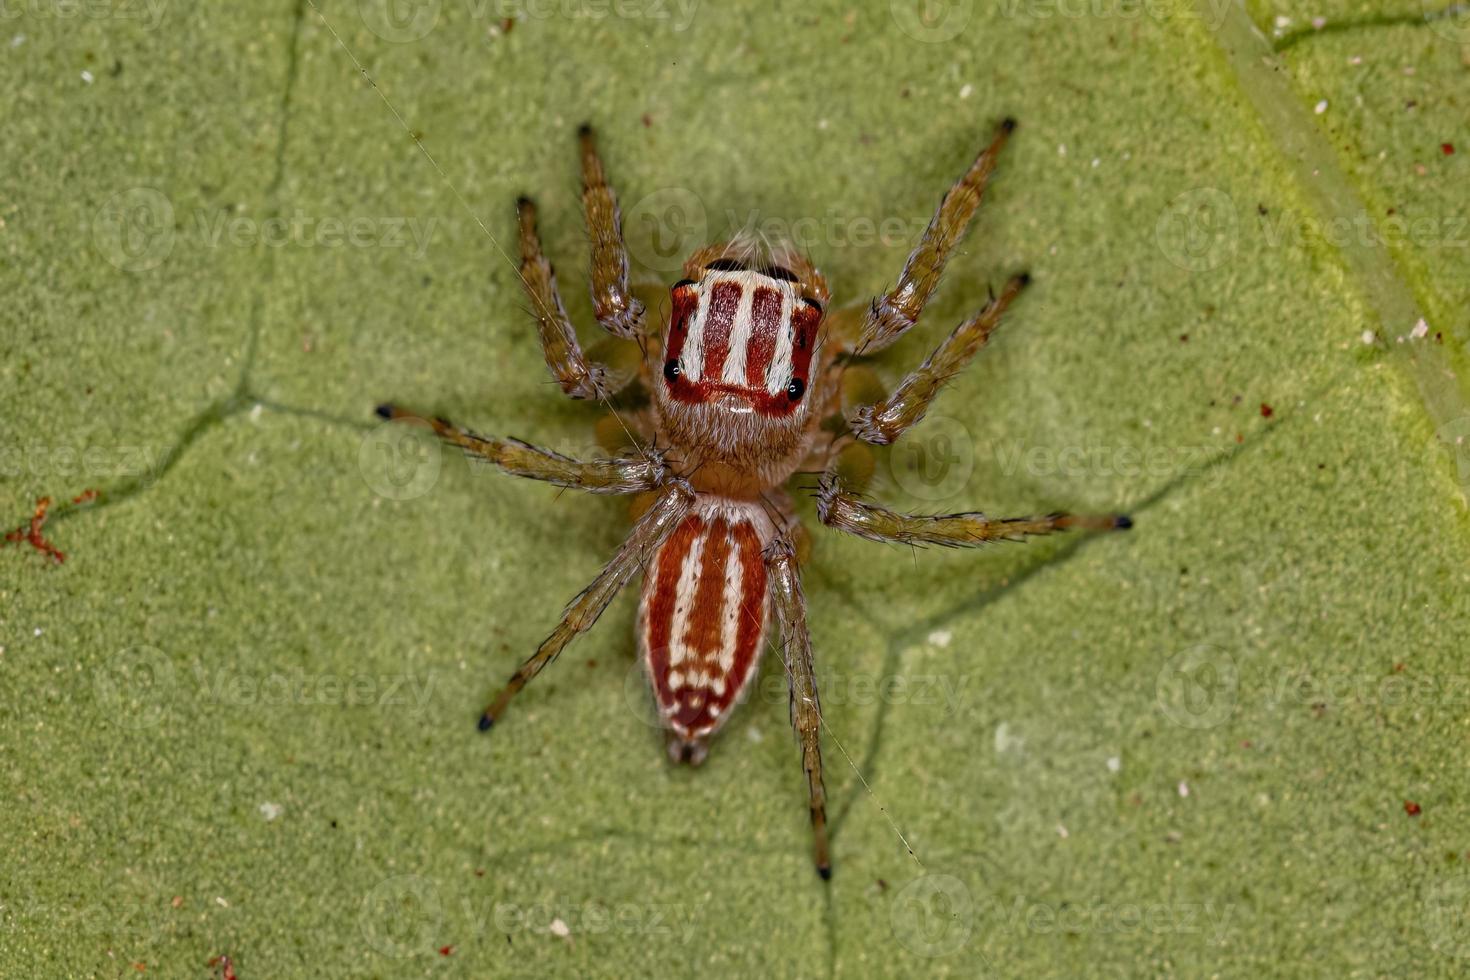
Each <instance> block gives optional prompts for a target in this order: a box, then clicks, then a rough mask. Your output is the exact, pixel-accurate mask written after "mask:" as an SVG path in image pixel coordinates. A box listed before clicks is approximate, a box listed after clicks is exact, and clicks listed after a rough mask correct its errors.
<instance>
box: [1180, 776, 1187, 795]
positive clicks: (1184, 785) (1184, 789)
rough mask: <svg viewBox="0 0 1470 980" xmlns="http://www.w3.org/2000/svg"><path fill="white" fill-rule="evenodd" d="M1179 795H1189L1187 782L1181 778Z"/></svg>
mask: <svg viewBox="0 0 1470 980" xmlns="http://www.w3.org/2000/svg"><path fill="white" fill-rule="evenodd" d="M1179 795H1180V796H1181V797H1186V798H1187V797H1188V796H1189V784H1188V783H1186V782H1185V781H1184V780H1182V779H1181V780H1179Z"/></svg>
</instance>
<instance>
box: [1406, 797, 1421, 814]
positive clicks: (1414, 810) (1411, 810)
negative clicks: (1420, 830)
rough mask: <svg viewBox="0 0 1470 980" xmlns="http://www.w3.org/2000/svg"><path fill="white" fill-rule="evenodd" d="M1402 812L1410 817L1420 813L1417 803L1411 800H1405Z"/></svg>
mask: <svg viewBox="0 0 1470 980" xmlns="http://www.w3.org/2000/svg"><path fill="white" fill-rule="evenodd" d="M1404 812H1405V813H1407V814H1408V815H1409V816H1411V817H1417V816H1418V815H1419V813H1420V808H1419V804H1417V803H1415V802H1414V801H1413V800H1405V801H1404Z"/></svg>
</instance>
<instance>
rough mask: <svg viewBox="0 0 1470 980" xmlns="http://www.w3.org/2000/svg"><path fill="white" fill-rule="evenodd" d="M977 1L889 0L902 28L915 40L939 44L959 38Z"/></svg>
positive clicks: (899, 27) (892, 11)
mask: <svg viewBox="0 0 1470 980" xmlns="http://www.w3.org/2000/svg"><path fill="white" fill-rule="evenodd" d="M974 6H975V3H974V0H889V4H888V12H889V14H890V15H891V16H892V17H893V22H894V23H895V24H897V25H898V29H899V30H901V31H903V32H904V33H905V34H907V35H908V36H909V37H911V38H913V39H914V40H915V41H922V42H924V43H925V44H938V43H940V42H942V41H950V40H953V39H954V38H956V37H959V35H960V32H962V31H963V30H964V29H965V28H966V27H967V26H968V25H969V23H970V17H971V15H972V14H974V12H975V11H974Z"/></svg>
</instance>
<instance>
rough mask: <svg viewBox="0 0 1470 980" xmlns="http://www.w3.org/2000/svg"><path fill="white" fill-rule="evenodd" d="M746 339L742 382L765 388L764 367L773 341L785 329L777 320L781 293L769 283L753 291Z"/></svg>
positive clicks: (772, 349) (774, 343)
mask: <svg viewBox="0 0 1470 980" xmlns="http://www.w3.org/2000/svg"><path fill="white" fill-rule="evenodd" d="M750 321H751V324H750V343H749V344H748V345H747V348H746V354H745V383H746V384H748V385H750V386H751V387H752V388H765V386H766V369H767V368H768V367H770V366H771V358H772V357H774V356H775V354H776V341H777V339H778V338H779V337H780V336H781V331H782V330H784V329H785V326H786V325H785V324H784V323H782V322H781V294H780V293H779V292H777V291H776V290H774V289H772V288H770V287H769V286H761V287H759V288H758V289H756V291H755V295H754V296H753V297H752V298H751V303H750Z"/></svg>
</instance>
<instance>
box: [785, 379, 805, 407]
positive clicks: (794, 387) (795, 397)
mask: <svg viewBox="0 0 1470 980" xmlns="http://www.w3.org/2000/svg"><path fill="white" fill-rule="evenodd" d="M805 393H806V382H805V381H803V380H801V379H800V378H792V379H791V380H790V381H788V382H786V397H787V398H790V399H791V400H792V401H794V402H795V401H800V400H801V396H802V395H803V394H805Z"/></svg>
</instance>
